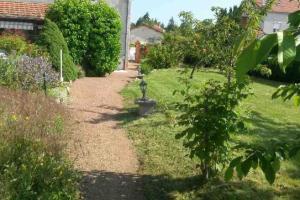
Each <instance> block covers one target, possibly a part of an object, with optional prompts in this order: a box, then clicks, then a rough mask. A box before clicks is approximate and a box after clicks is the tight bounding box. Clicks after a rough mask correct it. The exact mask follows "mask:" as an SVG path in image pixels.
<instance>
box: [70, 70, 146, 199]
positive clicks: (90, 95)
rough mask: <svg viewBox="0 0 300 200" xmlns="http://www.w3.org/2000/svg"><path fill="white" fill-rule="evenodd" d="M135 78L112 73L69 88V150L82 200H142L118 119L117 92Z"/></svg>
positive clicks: (121, 112) (131, 152) (132, 154)
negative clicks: (71, 121) (79, 175)
mask: <svg viewBox="0 0 300 200" xmlns="http://www.w3.org/2000/svg"><path fill="white" fill-rule="evenodd" d="M135 76H136V71H135V70H128V71H125V72H114V73H113V74H112V75H110V76H108V77H105V78H83V79H80V80H77V81H76V82H74V84H73V86H72V88H71V99H72V102H71V103H70V109H71V113H72V117H73V118H74V120H75V123H76V125H75V127H76V130H75V131H74V134H73V136H72V139H71V143H70V145H69V149H70V154H71V157H72V158H74V160H75V166H76V168H77V169H79V170H80V171H82V172H83V173H84V178H83V180H82V183H81V189H82V193H83V197H84V199H87V200H98V199H99V200H100V199H103V200H118V199H130V200H131V199H134V200H139V199H142V192H141V184H140V179H139V176H138V175H136V173H137V170H138V160H137V157H136V154H135V151H134V149H133V146H132V144H131V142H130V140H129V139H128V137H127V135H126V132H125V131H124V130H123V129H122V128H121V127H120V126H119V123H120V122H119V120H118V119H120V117H121V116H122V115H124V112H125V111H124V110H123V102H122V97H121V95H120V94H119V92H120V91H121V90H122V88H123V87H125V86H126V84H128V82H130V81H131V80H133V79H134V77H135Z"/></svg>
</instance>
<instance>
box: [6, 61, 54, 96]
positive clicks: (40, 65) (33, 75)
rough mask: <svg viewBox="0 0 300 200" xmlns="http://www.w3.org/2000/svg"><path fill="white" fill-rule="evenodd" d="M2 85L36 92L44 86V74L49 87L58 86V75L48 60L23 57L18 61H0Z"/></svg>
mask: <svg viewBox="0 0 300 200" xmlns="http://www.w3.org/2000/svg"><path fill="white" fill-rule="evenodd" d="M0 72H1V74H0V84H1V85H4V86H7V87H10V88H15V89H17V88H18V89H23V90H30V91H36V90H39V89H41V88H42V87H43V85H44V74H45V75H46V76H45V80H46V84H47V86H48V87H55V86H57V85H58V81H59V80H58V77H59V76H58V74H57V73H56V72H55V71H54V70H53V69H52V66H51V64H50V63H49V62H48V60H47V59H46V58H43V57H36V58H31V57H28V56H22V57H19V58H17V59H11V58H10V59H8V60H0Z"/></svg>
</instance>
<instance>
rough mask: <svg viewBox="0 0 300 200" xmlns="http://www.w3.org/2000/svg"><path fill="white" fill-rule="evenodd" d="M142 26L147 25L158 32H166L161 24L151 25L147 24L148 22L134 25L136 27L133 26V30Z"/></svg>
mask: <svg viewBox="0 0 300 200" xmlns="http://www.w3.org/2000/svg"><path fill="white" fill-rule="evenodd" d="M140 27H147V28H149V29H152V30H154V31H156V32H159V33H164V32H165V30H164V29H163V28H161V27H160V26H158V25H153V26H150V25H147V24H142V25H140V26H137V27H134V28H132V30H133V29H137V28H140Z"/></svg>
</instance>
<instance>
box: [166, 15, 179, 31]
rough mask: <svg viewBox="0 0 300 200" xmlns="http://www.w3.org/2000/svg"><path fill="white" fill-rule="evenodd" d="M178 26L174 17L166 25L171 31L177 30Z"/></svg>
mask: <svg viewBox="0 0 300 200" xmlns="http://www.w3.org/2000/svg"><path fill="white" fill-rule="evenodd" d="M177 28H178V26H177V25H176V23H175V20H174V18H173V17H172V18H171V19H170V20H169V23H168V25H167V27H166V31H168V32H170V31H175V30H176V29H177Z"/></svg>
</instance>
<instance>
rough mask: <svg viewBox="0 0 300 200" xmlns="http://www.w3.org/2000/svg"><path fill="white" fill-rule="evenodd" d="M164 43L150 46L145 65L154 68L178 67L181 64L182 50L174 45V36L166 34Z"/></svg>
mask: <svg viewBox="0 0 300 200" xmlns="http://www.w3.org/2000/svg"><path fill="white" fill-rule="evenodd" d="M166 37H167V38H168V39H165V41H164V44H157V45H154V46H152V47H150V49H149V52H148V54H147V55H146V58H145V61H144V62H143V65H147V67H148V68H152V69H165V68H171V67H178V66H179V64H180V60H181V59H180V53H181V52H180V51H178V49H177V48H176V46H172V44H171V42H170V41H171V40H172V38H174V37H173V36H172V35H169V36H166Z"/></svg>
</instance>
